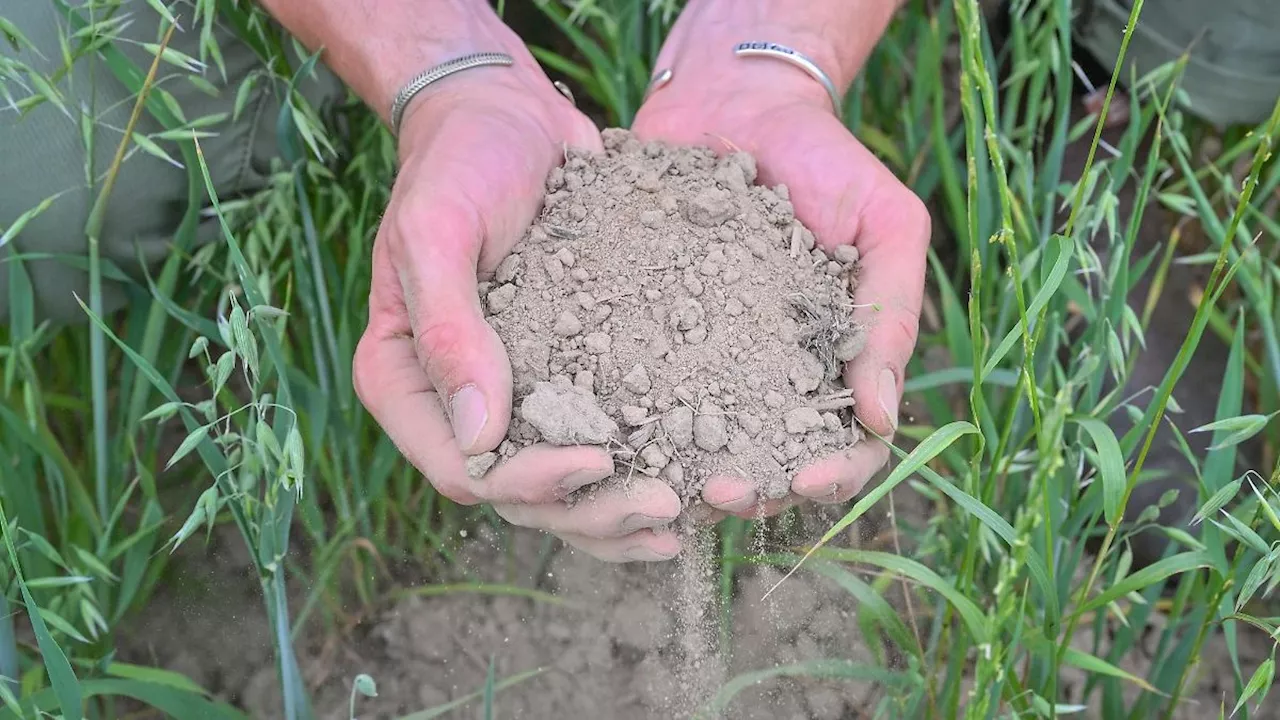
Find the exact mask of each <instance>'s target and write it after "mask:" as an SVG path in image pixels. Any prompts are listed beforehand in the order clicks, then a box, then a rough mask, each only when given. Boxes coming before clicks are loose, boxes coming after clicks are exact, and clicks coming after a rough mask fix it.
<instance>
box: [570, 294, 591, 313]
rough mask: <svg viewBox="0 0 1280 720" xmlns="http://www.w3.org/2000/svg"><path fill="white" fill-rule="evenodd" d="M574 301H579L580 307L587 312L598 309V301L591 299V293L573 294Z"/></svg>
mask: <svg viewBox="0 0 1280 720" xmlns="http://www.w3.org/2000/svg"><path fill="white" fill-rule="evenodd" d="M573 299H574V300H576V301H577V303H578V307H580V308H582V309H583V310H586V311H587V312H591V311H592V310H595V309H596V299H595V298H593V297H591V293H585V292H576V293H574V294H573Z"/></svg>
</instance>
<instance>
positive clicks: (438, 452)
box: [354, 52, 680, 561]
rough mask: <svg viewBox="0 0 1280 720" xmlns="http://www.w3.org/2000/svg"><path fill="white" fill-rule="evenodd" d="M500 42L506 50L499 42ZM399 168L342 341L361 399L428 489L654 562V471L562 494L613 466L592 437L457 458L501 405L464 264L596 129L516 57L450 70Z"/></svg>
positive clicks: (667, 536)
mask: <svg viewBox="0 0 1280 720" xmlns="http://www.w3.org/2000/svg"><path fill="white" fill-rule="evenodd" d="M514 54H515V53H514V52H513V55H514ZM399 143H400V156H401V168H400V172H399V176H398V177H397V179H396V183H395V187H394V188H393V189H392V193H391V200H390V202H389V204H388V206H387V210H386V214H385V216H384V219H383V221H382V225H381V227H379V229H378V235H377V237H376V239H375V242H374V248H373V280H372V288H371V291H370V296H369V325H368V327H367V329H366V331H365V333H364V336H363V337H362V338H361V340H360V344H359V347H358V348H357V350H356V356H355V367H354V381H355V386H356V391H357V393H358V394H359V396H360V399H361V401H362V402H363V403H364V404H365V405H366V406H367V407H368V408H369V411H370V412H371V413H372V414H373V416H374V418H375V419H376V420H377V421H378V423H379V424H380V425H381V426H382V427H383V428H384V429H385V430H386V432H387V433H388V434H389V435H390V437H391V439H392V440H393V441H394V442H395V444H396V446H397V447H398V448H399V449H400V451H401V452H402V453H403V454H404V455H405V456H406V458H408V460H409V461H410V462H412V463H413V465H414V466H415V467H417V468H418V469H419V470H420V471H422V473H423V474H424V475H425V476H426V477H427V478H428V479H429V480H430V482H431V483H432V484H433V485H434V486H435V487H436V489H437V490H439V491H440V493H441V494H443V495H445V496H446V497H448V498H450V499H452V500H454V501H455V502H458V503H462V504H473V503H479V502H487V503H491V504H492V505H493V507H494V509H495V510H496V511H497V512H498V514H499V515H501V516H502V517H504V518H505V519H506V520H508V521H509V522H511V523H513V524H516V525H523V526H527V527H533V528H539V529H542V530H547V531H550V532H553V533H556V534H557V535H559V536H560V537H561V538H562V539H563V540H565V541H566V542H567V543H569V544H571V545H574V546H576V547H578V548H580V549H582V550H583V551H585V552H588V553H591V554H593V555H596V556H598V557H600V558H602V559H607V560H613V561H626V560H662V559H667V558H669V557H671V556H673V555H675V554H676V552H678V550H679V542H678V540H677V539H676V537H675V535H674V533H672V532H670V531H661V532H655V531H654V530H652V529H651V528H655V527H659V526H663V525H666V524H667V523H668V522H670V520H672V519H674V518H675V516H676V515H677V514H678V513H679V511H680V502H679V499H678V498H677V497H676V495H675V493H674V492H673V491H672V490H671V489H670V488H669V487H667V486H666V485H665V484H663V483H661V482H659V481H656V480H655V481H653V484H652V485H651V486H643V487H640V488H633V489H631V490H629V491H628V493H627V494H626V495H625V496H624V495H623V494H622V493H621V492H620V491H619V492H610V491H607V490H603V491H600V492H597V493H595V495H594V497H593V499H590V500H586V501H583V502H579V503H577V504H575V505H574V506H573V507H572V508H570V507H568V506H567V505H566V504H565V502H564V498H565V496H566V495H567V494H568V493H570V492H572V491H573V490H575V489H577V488H579V487H582V486H584V485H587V484H590V483H593V482H597V481H599V480H602V479H604V478H606V477H609V476H610V475H612V474H613V470H614V467H613V461H612V458H611V457H610V455H609V454H608V453H607V452H605V451H604V450H603V449H600V448H594V447H580V448H555V447H550V446H533V447H529V448H527V449H525V450H523V451H521V452H520V453H518V454H517V455H516V456H514V457H512V458H510V459H509V460H507V461H506V462H503V463H500V464H499V465H497V466H496V467H494V468H493V469H492V470H490V471H489V472H488V473H487V474H486V475H484V477H482V478H480V479H473V478H472V477H470V476H469V474H468V472H467V462H468V456H474V455H479V454H483V453H485V452H488V451H491V450H493V449H494V448H496V447H497V446H498V445H499V444H500V443H501V442H502V441H503V439H504V437H505V436H506V433H507V426H508V423H509V420H510V415H511V406H512V398H511V367H510V363H509V361H508V358H507V355H506V352H505V351H504V349H503V347H502V343H501V342H500V341H499V339H498V336H497V335H496V334H495V333H494V331H493V330H492V328H490V327H489V325H488V324H487V323H486V322H485V319H484V316H483V313H482V310H481V304H480V299H479V297H478V294H477V275H478V274H479V275H484V274H487V273H491V272H493V270H494V269H495V268H496V267H497V265H498V263H499V262H500V261H501V260H502V259H503V258H504V257H505V256H506V255H507V253H508V252H509V251H510V250H511V248H512V246H513V245H514V244H515V243H516V241H518V240H519V239H520V237H521V236H522V234H523V233H524V231H525V230H526V229H527V228H528V226H529V224H530V223H531V222H532V221H533V220H534V218H535V216H536V214H537V212H538V210H539V207H540V205H541V202H542V195H543V186H544V181H545V178H546V176H547V173H548V172H549V171H550V170H551V169H552V168H553V167H554V166H555V165H557V164H558V163H559V162H561V161H562V160H563V157H564V149H565V146H566V145H570V146H577V147H585V148H588V149H593V150H600V149H601V147H600V145H601V141H600V134H599V132H598V130H597V129H596V128H595V126H594V125H593V124H592V123H591V121H590V120H588V119H587V118H586V117H585V116H583V115H582V114H581V113H579V112H578V111H577V110H575V109H574V108H573V106H572V105H571V104H570V103H569V102H568V101H567V100H565V99H564V98H563V97H562V96H561V95H560V94H559V93H558V92H557V91H556V90H555V89H554V87H553V86H552V85H551V83H550V82H549V81H548V80H547V79H546V78H545V77H544V76H543V75H542V73H541V71H540V70H538V69H537V66H536V65H535V64H534V63H533V62H532V59H531V58H528V59H527V64H523V63H520V62H518V63H517V66H516V67H513V68H481V69H473V70H468V71H466V72H464V73H460V74H458V75H456V76H453V77H450V78H448V79H447V80H445V81H443V82H441V83H440V85H439V86H437V87H433V88H428V90H427V91H424V93H423V96H420V97H418V98H415V100H414V101H413V102H412V103H411V105H410V107H409V110H408V112H407V114H406V116H405V118H404V121H403V125H402V131H401V135H400V138H399Z"/></svg>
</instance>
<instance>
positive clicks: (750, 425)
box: [738, 413, 764, 437]
mask: <svg viewBox="0 0 1280 720" xmlns="http://www.w3.org/2000/svg"><path fill="white" fill-rule="evenodd" d="M738 427H740V428H742V431H743V432H745V433H746V434H747V435H749V436H750V437H755V436H757V435H759V434H760V431H761V430H762V429H764V423H763V422H761V420H760V418H758V417H756V416H755V415H752V414H750V413H738Z"/></svg>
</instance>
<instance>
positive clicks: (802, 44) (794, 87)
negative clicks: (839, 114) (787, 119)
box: [657, 0, 899, 107]
mask: <svg viewBox="0 0 1280 720" xmlns="http://www.w3.org/2000/svg"><path fill="white" fill-rule="evenodd" d="M898 4H899V0H838V1H836V2H820V1H818V0H813V1H811V2H806V3H795V2H791V1H790V0H691V1H690V3H689V4H688V6H687V7H686V9H685V11H684V13H683V14H682V15H681V17H680V19H679V21H677V23H676V26H675V27H674V28H673V29H672V31H671V34H670V36H669V37H668V40H667V43H666V44H665V45H664V46H663V50H662V52H661V54H660V55H659V57H658V63H657V67H658V68H659V69H662V68H670V69H671V70H672V85H673V86H675V87H680V86H683V87H686V88H688V89H689V90H690V91H691V92H700V91H702V90H701V89H710V90H712V91H714V90H716V89H718V88H731V89H733V90H734V91H737V90H740V89H749V88H757V87H759V88H762V89H766V90H768V91H769V92H773V93H784V94H794V95H796V98H797V99H802V100H804V101H812V102H814V103H821V104H823V105H824V106H826V107H829V106H830V101H829V100H828V99H827V93H826V91H825V89H824V88H823V87H822V86H821V85H820V84H819V83H818V82H817V81H816V80H814V79H813V78H811V77H808V76H807V75H805V73H804V71H802V70H800V69H799V68H796V67H793V66H790V65H789V64H787V63H782V62H777V61H774V60H770V59H757V58H742V57H738V56H736V55H735V54H734V52H733V48H734V46H735V45H737V44H738V43H740V42H743V41H757V42H774V43H780V44H782V45H786V46H789V47H791V48H793V49H794V50H796V51H798V52H800V53H802V54H804V55H806V56H807V57H809V58H810V59H811V60H812V61H813V62H814V63H815V64H816V65H817V66H818V67H819V68H821V69H822V71H823V72H824V73H825V74H826V75H827V76H828V77H830V78H831V80H832V82H833V84H834V85H835V86H836V89H837V91H838V92H839V93H840V94H841V95H843V94H844V92H845V91H846V90H847V89H848V88H849V86H850V85H851V84H852V83H853V80H854V78H855V77H856V76H857V74H858V73H859V72H860V71H861V69H862V65H863V63H864V62H865V61H866V58H867V56H868V55H869V54H870V53H871V50H872V49H873V48H874V47H875V44H876V42H878V41H879V39H880V36H881V34H883V32H884V29H885V27H886V26H887V25H888V22H889V20H890V18H891V17H892V15H893V12H894V11H895V10H896V9H897V7H898ZM664 92H666V91H664Z"/></svg>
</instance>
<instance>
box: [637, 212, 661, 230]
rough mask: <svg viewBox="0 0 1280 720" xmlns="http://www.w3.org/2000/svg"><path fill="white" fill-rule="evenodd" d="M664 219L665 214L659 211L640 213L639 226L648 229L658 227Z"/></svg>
mask: <svg viewBox="0 0 1280 720" xmlns="http://www.w3.org/2000/svg"><path fill="white" fill-rule="evenodd" d="M664 219H666V213H664V212H662V211H661V210H645V211H644V212H642V213H640V224H641V225H643V226H645V227H648V228H655V227H658V225H660V224H661V223H662V221H663V220H664Z"/></svg>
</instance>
